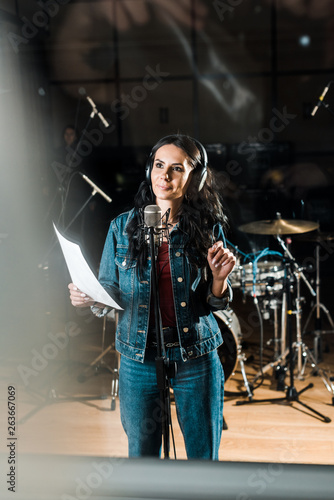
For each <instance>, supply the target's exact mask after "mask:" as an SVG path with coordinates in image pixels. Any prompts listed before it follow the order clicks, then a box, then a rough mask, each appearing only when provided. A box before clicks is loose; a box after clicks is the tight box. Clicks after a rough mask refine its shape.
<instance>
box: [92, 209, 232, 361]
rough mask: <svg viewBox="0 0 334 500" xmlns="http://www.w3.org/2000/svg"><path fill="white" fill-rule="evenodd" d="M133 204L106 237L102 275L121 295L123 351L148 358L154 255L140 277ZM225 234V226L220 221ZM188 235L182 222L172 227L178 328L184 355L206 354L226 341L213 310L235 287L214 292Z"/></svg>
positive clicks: (108, 286)
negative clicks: (194, 260) (130, 231)
mask: <svg viewBox="0 0 334 500" xmlns="http://www.w3.org/2000/svg"><path fill="white" fill-rule="evenodd" d="M131 217H133V210H132V211H130V212H126V213H123V214H121V215H119V216H118V217H117V218H116V219H114V220H113V221H112V222H111V224H110V228H109V232H108V236H107V239H106V242H105V246H104V250H103V254H102V259H101V264H100V270H99V281H100V283H101V284H102V286H103V287H104V288H105V289H106V290H107V292H108V293H109V294H110V295H111V296H112V297H114V298H115V300H116V301H118V303H119V305H120V306H121V307H122V308H123V311H120V312H119V318H118V323H117V329H116V340H115V343H116V349H117V351H118V352H120V353H121V354H123V355H125V356H127V357H129V358H131V359H133V360H136V361H139V362H144V355H145V348H146V342H147V332H148V324H149V315H150V299H151V278H150V272H151V258H150V257H148V261H147V266H146V268H145V269H144V272H143V276H142V277H141V278H139V276H138V272H137V269H136V262H135V261H134V262H130V260H129V256H128V235H127V232H126V227H127V223H128V221H129V220H130V218H131ZM218 230H219V231H220V235H222V230H221V227H220V226H219V227H218ZM186 239H187V235H186V234H185V233H183V232H182V231H181V230H180V228H178V226H176V227H175V228H174V229H173V230H172V231H171V233H170V243H169V257H170V268H171V279H172V288H173V296H174V306H175V314H176V322H177V330H178V336H179V343H180V349H181V355H182V359H183V360H184V361H187V360H188V359H190V358H196V357H198V356H202V355H203V354H206V353H208V352H210V351H212V350H214V349H216V348H217V347H218V346H219V345H220V344H222V343H223V339H222V334H221V331H220V329H219V327H218V324H217V321H216V320H215V317H214V315H213V314H212V311H213V310H217V309H225V307H226V306H227V304H228V302H229V300H231V287H230V286H229V292H228V294H227V296H225V295H226V294H224V297H223V298H221V299H218V298H216V297H214V296H213V295H212V294H211V292H210V290H211V286H210V285H211V283H210V281H209V280H207V281H206V282H203V280H201V279H200V278H201V273H200V272H197V271H195V269H194V267H193V266H191V265H190V263H189V261H188V258H187V257H186V255H185V253H184V245H185V241H186Z"/></svg>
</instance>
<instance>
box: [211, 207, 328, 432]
mask: <svg viewBox="0 0 334 500" xmlns="http://www.w3.org/2000/svg"><path fill="white" fill-rule="evenodd" d="M238 229H239V230H240V231H242V232H245V233H252V234H258V235H268V236H273V237H275V238H276V240H277V242H278V244H279V246H280V248H282V252H276V251H270V250H269V249H267V248H266V249H264V250H262V251H260V252H256V253H253V254H244V253H243V252H241V251H240V250H239V249H238V248H237V247H235V246H234V245H233V244H232V243H230V242H228V244H229V245H230V246H231V247H233V248H234V251H235V254H236V257H237V264H236V266H235V268H234V270H233V272H232V273H231V275H230V283H231V286H232V288H233V289H235V290H241V292H242V294H243V296H244V297H247V296H250V297H252V298H253V300H254V304H255V305H256V308H257V311H258V313H259V314H260V315H261V324H262V320H263V319H269V318H270V316H271V315H270V310H272V311H273V325H274V338H273V339H271V340H270V341H269V342H268V344H271V343H273V345H274V353H273V360H272V361H271V362H269V363H268V364H267V365H266V366H264V367H263V366H262V356H261V358H260V361H261V363H260V364H261V369H260V371H259V372H258V373H257V374H256V375H255V377H254V379H253V381H252V382H251V383H249V381H248V379H247V374H246V371H245V361H246V357H245V355H244V353H243V349H242V341H243V332H242V328H241V326H240V321H239V320H238V318H237V316H236V314H235V313H234V311H233V310H232V309H230V308H228V309H227V310H225V311H217V312H215V316H216V319H217V321H218V323H219V326H220V328H221V330H222V333H223V338H224V344H223V346H221V348H220V349H219V354H220V358H221V361H222V364H223V366H224V371H225V380H228V379H229V377H230V376H231V375H232V374H233V373H234V371H235V369H236V367H237V364H238V363H239V364H240V369H241V373H242V376H243V380H244V386H245V388H246V392H245V395H247V396H248V398H249V401H238V402H237V404H246V403H250V402H256V401H254V400H253V391H254V384H255V382H257V380H258V379H260V378H261V379H262V380H263V377H264V374H265V373H266V372H268V371H269V370H271V369H273V370H276V374H277V373H278V370H279V369H280V370H281V369H282V368H283V367H284V369H283V372H284V373H286V372H287V370H288V368H287V366H288V365H289V367H290V383H291V385H290V388H288V393H287V394H288V397H287V399H288V400H289V401H297V402H299V403H300V404H302V405H303V406H306V405H305V404H304V403H301V401H299V399H298V394H300V392H301V391H300V392H299V393H297V392H296V390H295V388H294V386H293V377H294V373H295V371H296V369H297V377H298V379H300V380H303V379H304V375H305V368H306V364H307V363H308V362H309V363H310V364H311V368H312V374H317V375H320V376H321V378H322V380H323V382H324V384H325V386H326V388H327V389H328V391H329V392H331V394H332V404H334V384H333V380H332V379H333V378H332V377H331V376H330V375H329V373H328V372H327V371H326V370H324V369H322V368H320V367H319V366H318V361H319V356H318V354H319V352H318V348H316V346H318V345H319V343H318V342H319V338H320V337H321V334H322V333H334V322H333V320H332V318H331V315H330V313H329V311H328V310H327V309H326V307H325V306H324V305H323V304H321V303H320V273H319V263H320V259H319V243H321V242H323V241H324V240H326V241H329V240H332V239H333V240H334V235H328V234H327V235H326V234H325V233H323V234H321V233H320V232H317V233H316V234H315V235H314V233H312V236H309V238H308V241H314V242H315V243H316V245H317V247H316V250H317V251H316V259H315V265H316V282H315V283H316V290H314V289H313V287H312V285H311V284H310V282H309V281H308V279H307V277H306V276H305V274H304V272H303V268H302V266H300V265H298V263H297V262H296V259H295V258H294V257H293V255H292V254H291V252H290V250H289V243H286V242H284V241H283V240H282V238H281V236H283V235H292V234H293V235H296V236H297V237H298V235H301V234H303V233H310V232H312V231H315V230H318V229H319V224H318V223H316V222H312V221H304V220H294V219H293V220H284V219H282V218H281V215H280V214H279V213H278V214H276V219H274V220H263V221H257V222H251V223H248V224H244V225H242V226H239V228H238ZM301 280H302V281H303V282H304V283H305V285H306V286H307V288H308V289H309V291H310V293H311V295H312V296H313V297H314V298H315V301H316V302H315V305H314V306H313V308H312V309H311V311H310V313H309V316H308V318H307V322H306V324H305V327H306V326H307V325H308V323H309V321H310V319H311V317H312V314H313V313H314V311H316V314H317V318H316V324H317V321H318V326H317V327H316V331H315V332H314V333H315V343H314V351H313V352H312V350H310V349H309V348H308V346H307V345H306V344H305V343H304V341H303V332H302V326H301V318H302V302H303V300H304V299H303V298H301V296H300V283H301ZM280 309H281V315H280V322H279V310H280ZM321 310H322V311H323V312H324V313H325V314H326V315H327V319H328V322H329V324H330V328H331V330H329V331H326V332H324V331H322V330H321V329H320V326H319V325H320V323H319V321H320V312H321ZM293 316H295V336H296V339H295V341H293V340H292V335H293V334H292V325H291V322H292V317H293ZM279 323H280V324H279ZM304 331H305V330H304ZM262 342H263V331H262V333H261V343H262ZM262 349H263V345H261V349H260V354H262ZM292 371H293V372H294V373H291V372H292ZM284 377H285V374H284ZM283 382H284V380H283ZM312 385H313V384H310V385H309V386H307V388H304V389H303V391H302V392H304V391H305V390H306V389H308V388H309V387H311V386H312ZM282 390H284V389H282ZM283 399H285V398H283ZM307 408H308V409H309V410H311V411H312V412H313V413H316V414H317V415H318V416H320V417H321V418H322V419H323V421H325V422H327V421H328V418H327V417H324V416H323V415H321V414H319V413H318V412H316V411H315V410H314V409H312V408H310V407H308V406H307Z"/></svg>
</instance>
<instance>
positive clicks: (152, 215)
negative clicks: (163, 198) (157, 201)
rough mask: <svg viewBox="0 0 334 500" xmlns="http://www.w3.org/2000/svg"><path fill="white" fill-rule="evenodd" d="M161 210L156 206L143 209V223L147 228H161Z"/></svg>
mask: <svg viewBox="0 0 334 500" xmlns="http://www.w3.org/2000/svg"><path fill="white" fill-rule="evenodd" d="M161 217H162V212H161V208H160V207H159V206H158V205H147V207H145V208H144V221H145V224H146V226H148V227H161V225H162V224H161Z"/></svg>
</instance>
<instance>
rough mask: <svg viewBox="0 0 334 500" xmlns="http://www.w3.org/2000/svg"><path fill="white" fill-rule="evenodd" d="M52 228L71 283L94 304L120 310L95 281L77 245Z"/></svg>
mask: <svg viewBox="0 0 334 500" xmlns="http://www.w3.org/2000/svg"><path fill="white" fill-rule="evenodd" d="M53 227H54V230H55V232H56V235H57V237H58V240H59V243H60V246H61V249H62V251H63V254H64V258H65V261H66V264H67V267H68V270H69V273H70V276H71V279H72V283H74V285H75V286H77V287H78V288H79V290H81V291H82V292H84V293H86V294H87V295H89V296H90V297H91V298H92V299H93V300H95V301H96V302H102V304H106V305H107V306H110V307H113V308H114V309H119V310H122V308H121V307H120V306H119V305H118V304H117V302H115V301H114V299H112V298H111V297H110V295H109V294H108V293H107V292H106V290H105V289H104V288H103V286H102V285H101V284H100V283H99V281H98V280H97V278H96V276H95V274H94V273H93V271H92V270H91V268H90V267H89V265H88V263H87V261H86V260H85V258H84V256H83V255H82V252H81V248H80V247H79V245H77V244H76V243H73V242H72V241H69V240H67V239H66V238H65V237H64V236H63V235H62V234H60V232H59V231H58V229H57V228H56V226H55V224H53Z"/></svg>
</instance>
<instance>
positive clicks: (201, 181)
mask: <svg viewBox="0 0 334 500" xmlns="http://www.w3.org/2000/svg"><path fill="white" fill-rule="evenodd" d="M207 175H208V171H207V169H206V167H203V168H202V172H201V175H200V179H199V184H198V191H201V189H203V186H204V184H205V181H206V178H207Z"/></svg>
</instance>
